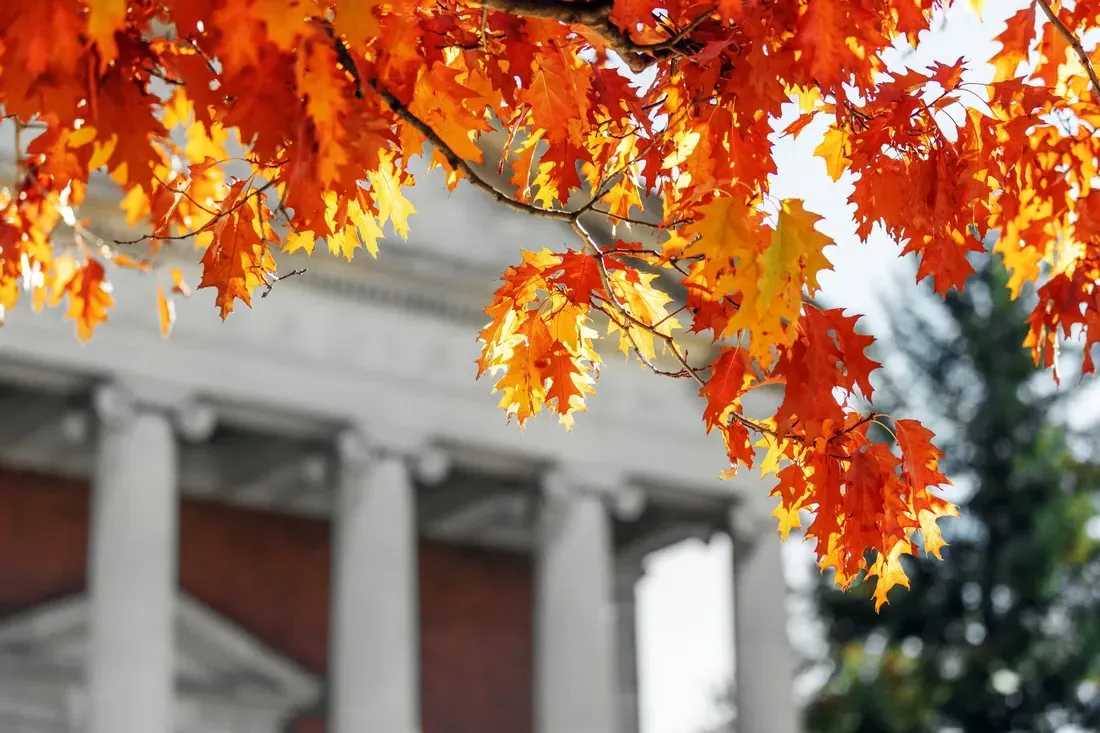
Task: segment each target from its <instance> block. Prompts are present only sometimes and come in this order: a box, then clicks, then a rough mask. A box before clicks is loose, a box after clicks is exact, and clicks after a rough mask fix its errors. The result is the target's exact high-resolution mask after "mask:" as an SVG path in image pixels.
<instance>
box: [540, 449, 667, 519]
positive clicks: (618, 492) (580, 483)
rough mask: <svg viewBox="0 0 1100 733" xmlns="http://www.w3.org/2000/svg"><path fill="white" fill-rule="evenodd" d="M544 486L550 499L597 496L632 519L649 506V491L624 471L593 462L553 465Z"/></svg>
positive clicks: (623, 516)
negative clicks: (647, 492)
mask: <svg viewBox="0 0 1100 733" xmlns="http://www.w3.org/2000/svg"><path fill="white" fill-rule="evenodd" d="M541 487H542V491H543V494H544V495H545V496H546V497H548V498H566V497H572V496H583V495H587V496H597V497H599V498H600V499H601V500H602V501H603V502H604V503H605V504H606V505H607V506H608V508H609V509H610V510H611V512H612V513H613V514H614V515H615V517H616V518H618V519H622V520H625V521H633V520H635V519H637V518H638V517H639V516H641V513H642V511H643V510H644V509H645V505H646V499H647V497H646V492H645V490H644V489H642V488H641V487H640V486H638V485H637V484H635V483H633V482H631V480H630V478H629V476H628V475H627V473H626V472H625V471H623V470H622V469H619V468H617V467H614V466H609V465H605V464H594V463H576V464H574V463H570V464H563V465H558V466H553V467H551V468H550V469H549V470H547V471H546V473H544V474H543V475H542V481H541Z"/></svg>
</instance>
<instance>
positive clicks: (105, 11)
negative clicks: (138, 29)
mask: <svg viewBox="0 0 1100 733" xmlns="http://www.w3.org/2000/svg"><path fill="white" fill-rule="evenodd" d="M125 27H126V0H90V1H89V2H88V37H89V38H90V39H91V40H92V42H93V43H95V44H96V45H97V46H99V68H100V69H101V70H102V69H105V68H107V65H108V64H110V63H111V62H112V61H114V60H115V58H117V57H118V44H117V43H115V31H119V30H122V29H123V28H125Z"/></svg>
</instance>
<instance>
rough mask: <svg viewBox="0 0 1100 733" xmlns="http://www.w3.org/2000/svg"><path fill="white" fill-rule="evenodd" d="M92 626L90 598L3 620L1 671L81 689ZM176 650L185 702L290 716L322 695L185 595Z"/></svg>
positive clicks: (308, 679)
mask: <svg viewBox="0 0 1100 733" xmlns="http://www.w3.org/2000/svg"><path fill="white" fill-rule="evenodd" d="M88 620H89V604H88V599H87V596H85V595H83V594H81V595H77V596H70V597H68V598H63V599H61V600H59V601H55V602H52V603H48V604H44V605H42V606H38V607H35V608H32V609H29V610H27V611H24V612H21V613H19V614H18V615H15V616H11V617H9V618H7V619H4V620H3V621H0V666H3V667H7V670H8V671H10V670H17V671H18V672H19V673H20V675H21V676H23V677H26V676H33V677H36V678H39V679H40V680H41V682H42V683H45V684H67V685H73V684H79V683H80V682H82V681H83V676H84V669H85V659H86V656H87V653H88V651H87V650H88ZM176 650H177V653H176V683H177V689H178V690H179V692H180V693H181V694H183V695H188V694H190V695H195V696H199V697H218V698H222V699H226V698H228V699H233V700H237V701H240V702H244V703H247V702H253V703H255V704H258V705H262V706H276V707H279V708H282V709H285V710H291V709H296V708H300V707H302V706H305V705H309V704H311V703H313V702H314V701H315V700H316V699H317V697H318V696H319V694H320V687H321V686H320V682H319V681H318V680H317V679H316V677H315V676H314V675H312V674H311V673H310V672H309V671H307V670H305V669H302V668H301V667H300V666H298V665H297V664H295V663H294V662H293V661H291V660H289V659H286V658H285V657H283V656H282V655H280V654H279V653H278V652H276V651H274V650H273V649H271V648H270V647H268V646H267V645H265V644H263V643H262V642H260V641H259V640H258V639H256V638H255V637H253V636H251V635H250V634H249V633H248V632H247V631H245V630H244V629H242V628H241V627H239V626H238V625H236V624H234V623H233V622H232V621H230V620H229V619H227V618H225V617H224V616H221V615H220V614H218V613H216V612H214V611H213V610H212V609H210V608H209V607H207V606H205V605H204V604H202V603H200V602H199V601H197V600H196V599H194V598H192V597H191V596H189V595H186V594H180V595H179V596H178V597H177V604H176ZM2 671H3V670H0V672H2Z"/></svg>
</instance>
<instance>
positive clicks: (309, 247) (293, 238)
mask: <svg viewBox="0 0 1100 733" xmlns="http://www.w3.org/2000/svg"><path fill="white" fill-rule="evenodd" d="M315 243H316V242H315V241H314V237H313V232H311V231H304V232H298V231H294V232H291V233H290V234H288V235H287V237H286V243H285V244H283V251H284V252H288V253H291V254H293V253H294V252H297V251H298V250H300V249H304V250H305V251H306V254H307V255H312V254H313V245H314V244H315Z"/></svg>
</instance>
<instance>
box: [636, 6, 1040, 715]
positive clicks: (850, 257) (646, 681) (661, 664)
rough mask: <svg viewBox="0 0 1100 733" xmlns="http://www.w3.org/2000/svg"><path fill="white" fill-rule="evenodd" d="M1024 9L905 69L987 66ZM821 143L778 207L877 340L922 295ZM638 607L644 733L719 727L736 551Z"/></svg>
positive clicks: (956, 24)
mask: <svg viewBox="0 0 1100 733" xmlns="http://www.w3.org/2000/svg"><path fill="white" fill-rule="evenodd" d="M1024 4H1025V0H997V2H987V3H986V10H985V11H984V13H983V17H982V18H981V19H980V20H979V19H978V17H977V16H975V15H973V14H972V13H971V12H970V11H969V10H968V7H967V6H968V4H967V3H962V2H960V3H958V4H957V7H955V8H953V10H952V12H950V13H949V14H948V15H947V17H946V18H944V19H943V22H942V24H937V25H936V28H935V31H934V32H933V33H931V34H927V35H926V37H925V38H922V39H921V43H920V45H919V47H918V49H917V50H916V51H915V52H912V53H910V54H908V55H906V56H905V63H906V64H907V65H910V66H914V67H918V68H919V67H923V66H926V65H927V64H928V63H930V62H931V61H933V60H938V61H943V62H952V61H954V60H955V59H957V58H959V56H965V57H967V58H968V59H974V60H977V61H984V60H985V59H988V58H989V57H990V55H991V54H992V53H993V51H995V50H996V48H997V46H996V44H994V42H993V40H992V39H993V38H994V37H995V36H996V35H997V34H998V33H999V32H1000V31H1001V30H1002V29H1003V28H1004V19H1005V18H1007V17H1009V16H1010V15H1012V14H1013V13H1015V12H1016V11H1017V10H1019V9H1020V8H1021V7H1022V6H1023V5H1024ZM898 58H899V59H900V56H899V57H898ZM974 66H975V67H977V68H975V71H974V72H973V73H971V74H970V75H969V76H970V77H971V78H974V79H975V80H978V79H984V80H988V79H989V78H990V76H991V69H990V67H988V66H986V65H984V64H982V65H981V66H980V67H979V66H978V65H977V64H974ZM982 67H984V68H982ZM819 134H820V133H819ZM818 140H819V138H818V137H815V136H814V135H813V134H812V131H811V130H810V129H807V130H806V131H805V132H803V133H802V135H800V136H799V138H798V139H797V141H795V142H792V141H791V140H790V139H789V138H788V139H785V140H784V141H782V142H781V143H780V145H778V146H777V148H778V150H777V157H778V170H779V174H778V176H777V177H776V180H775V183H774V186H773V188H772V192H773V194H774V195H775V196H776V197H778V198H786V197H801V198H803V199H804V200H805V201H806V207H807V208H808V209H810V210H811V211H814V212H816V213H818V214H821V215H822V216H824V217H825V222H823V223H822V224H821V225H819V226H820V228H821V230H822V231H823V232H825V233H827V234H829V235H830V236H832V237H833V238H834V239H835V240H836V242H837V244H838V246H837V247H833V248H830V249H829V250H827V254H828V256H829V259H830V260H831V261H832V263H833V265H834V271H833V272H826V273H823V274H822V275H821V277H820V281H821V285H822V288H823V295H824V296H825V298H826V299H827V300H828V302H829V303H830V305H833V306H843V307H845V308H847V309H850V312H856V313H863V314H865V315H866V316H867V317H868V325H869V327H870V328H872V329H873V330H877V328H879V327H881V324H882V309H881V307H880V306H879V305H878V301H879V299H881V298H882V297H883V289H884V288H885V287H890V288H891V293H890V295H891V297H895V298H904V297H907V296H911V295H914V294H915V293H916V292H917V286H916V284H915V283H912V284H910V287H911V290H912V292H908V293H907V292H898V291H897V289H896V287H895V283H894V281H893V280H892V279H891V278H889V277H883V274H884V273H885V272H887V271H890V270H895V269H896V263H897V262H898V260H897V255H898V253H899V252H900V248H899V247H898V246H897V245H896V243H893V242H891V241H890V240H888V239H887V238H886V237H884V236H882V235H881V234H879V235H873V236H872V237H871V239H870V241H868V242H867V243H863V242H861V241H859V240H858V239H856V237H855V223H854V221H853V220H852V217H851V213H850V211H849V209H848V205H847V203H846V197H847V195H848V193H849V191H850V186H846V185H844V180H843V179H842V181H841V183H839V184H834V183H833V182H832V181H831V180H830V179H829V178H828V177H827V176H826V175H825V168H824V164H823V163H822V162H821V161H819V160H814V159H812V153H813V149H814V148H815V147H816V145H817V142H818ZM910 259H911V258H910ZM798 542H799V540H798V539H797V538H796V537H795V536H794V535H793V534H792V536H791V540H790V544H789V545H788V547H787V548H786V550H787V557H788V559H789V560H790V561H791V565H792V567H791V568H790V573H789V575H791V576H793V577H805V571H806V563H807V562H809V561H810V558H809V548H808V547H807V546H806V545H804V544H796V543H798ZM638 604H639V616H638V628H639V631H638V634H639V647H640V648H639V658H640V665H641V696H642V732H643V733H699V731H700V730H701V729H703V728H704V727H705V726H707V725H708V724H712V723H714V722H717V721H718V720H719V718H718V717H717V710H716V705H715V700H716V696H717V695H718V694H719V693H720V691H721V690H722V689H723V688H724V686H725V685H726V684H727V681H728V679H729V677H730V674H731V672H732V654H733V640H732V634H731V626H730V619H731V616H732V611H731V606H732V590H731V571H730V548H729V543H728V541H726V540H725V539H724V538H723V539H722V540H721V541H718V540H715V541H714V542H712V543H711V544H710V545H706V544H704V543H702V542H697V541H688V542H684V543H681V544H680V545H677V546H674V547H671V548H668V549H666V550H665V551H663V552H661V553H658V554H655V555H653V556H651V557H650V558H649V561H648V566H647V573H646V576H645V577H644V578H643V580H642V581H641V583H640V584H639V587H638Z"/></svg>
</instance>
